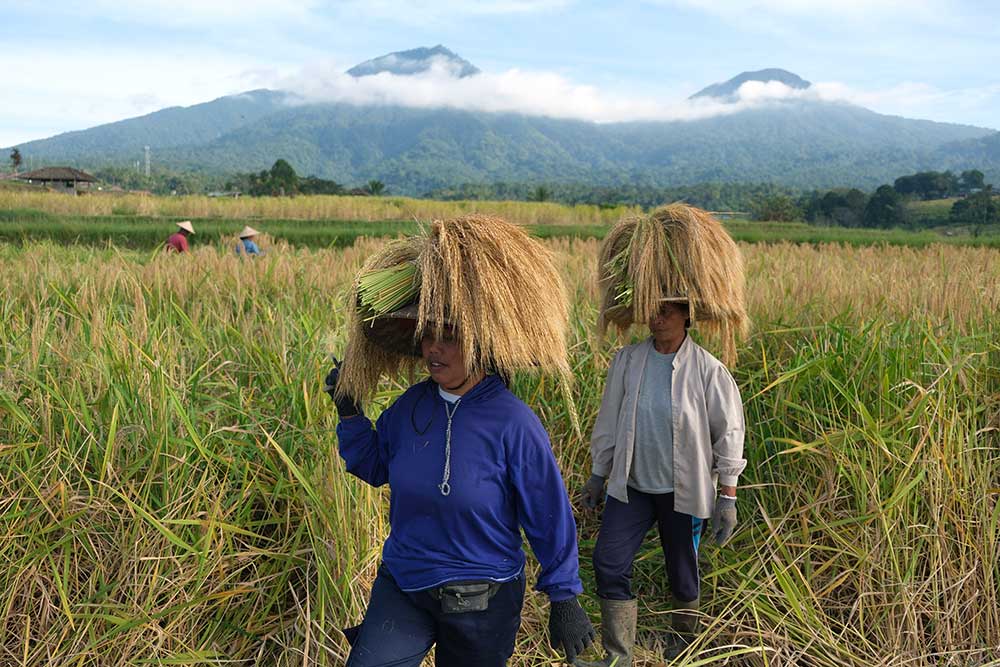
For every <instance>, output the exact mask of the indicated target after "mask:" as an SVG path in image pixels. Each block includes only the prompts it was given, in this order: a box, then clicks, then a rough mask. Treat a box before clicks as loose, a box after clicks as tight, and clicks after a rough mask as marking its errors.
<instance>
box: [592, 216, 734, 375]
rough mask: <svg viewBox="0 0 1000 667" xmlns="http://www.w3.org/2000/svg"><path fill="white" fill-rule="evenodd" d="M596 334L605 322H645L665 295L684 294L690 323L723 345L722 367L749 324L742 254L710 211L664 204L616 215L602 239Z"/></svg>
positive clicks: (619, 324)
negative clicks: (620, 216) (647, 210)
mask: <svg viewBox="0 0 1000 667" xmlns="http://www.w3.org/2000/svg"><path fill="white" fill-rule="evenodd" d="M598 275H599V279H600V285H601V314H600V316H599V318H598V332H599V335H600V336H601V337H603V336H604V334H605V333H606V331H607V328H608V325H609V324H615V325H616V326H617V327H618V328H619V329H621V330H626V329H628V328H629V327H630V326H632V325H633V324H637V323H638V324H645V323H647V322H649V321H650V320H651V319H652V318H653V317H655V316H656V314H657V313H658V312H659V310H660V307H661V305H662V302H663V301H664V300H686V301H687V302H688V304H689V307H690V311H691V320H692V322H697V323H698V324H697V327H698V330H699V331H700V332H702V333H704V334H705V335H706V337H707V338H709V339H714V340H716V341H717V342H718V343H719V344H720V345H721V347H722V355H721V356H722V360H723V362H724V363H725V364H726V365H727V366H730V367H731V366H733V365H734V364H735V363H736V343H737V341H738V340H740V339H742V338H744V337H745V336H746V334H747V331H748V329H749V319H748V317H747V313H746V296H745V292H746V277H745V274H744V268H743V256H742V255H741V254H740V251H739V248H737V247H736V243H735V242H733V239H732V237H730V236H729V234H728V233H727V232H726V230H725V228H723V226H722V225H721V224H720V223H719V222H718V221H717V220H716V219H715V218H713V217H712V216H711V215H709V214H708V213H706V212H705V211H702V210H701V209H698V208H694V207H693V206H688V205H686V204H670V205H668V206H664V207H661V208H659V209H656V210H655V211H653V212H652V213H651V214H649V215H645V216H635V217H630V218H626V219H624V220H622V221H621V222H619V223H618V224H617V225H615V227H614V228H613V229H612V230H611V232H610V233H609V234H608V235H607V237H605V239H604V243H603V244H602V245H601V251H600V258H599V267H598Z"/></svg>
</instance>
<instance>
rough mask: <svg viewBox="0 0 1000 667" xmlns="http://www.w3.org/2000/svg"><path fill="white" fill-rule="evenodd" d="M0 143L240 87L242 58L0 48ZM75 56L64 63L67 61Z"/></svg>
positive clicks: (193, 100)
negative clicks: (0, 65) (0, 68)
mask: <svg viewBox="0 0 1000 667" xmlns="http://www.w3.org/2000/svg"><path fill="white" fill-rule="evenodd" d="M0 61H2V62H8V63H25V66H23V67H22V66H18V67H8V68H6V70H5V71H4V72H3V74H2V77H0V83H2V87H3V90H4V91H5V94H4V104H3V105H2V108H0V128H2V130H3V138H2V140H0V146H8V145H11V144H14V143H20V142H26V141H30V140H33V139H41V138H44V137H47V136H51V135H53V134H58V133H60V132H66V131H70V130H81V129H85V128H88V127H92V126H94V125H99V124H102V123H110V122H114V121H118V120H123V119H125V118H130V117H133V116H139V115H142V114H146V113H150V112H152V111H156V110H158V109H161V108H163V107H166V106H175V105H181V106H184V105H190V104H197V103H199V102H205V101H208V100H211V99H214V98H216V97H219V96H221V95H225V94H231V93H237V92H241V91H243V90H246V89H247V88H249V87H250V86H249V85H248V83H247V77H246V74H245V72H246V66H247V63H246V62H244V61H242V60H239V59H237V58H235V57H228V56H226V55H224V54H218V53H214V52H195V51H191V50H185V51H179V52H177V53H150V54H146V53H136V52H133V51H131V50H127V49H122V50H118V49H102V50H101V51H83V50H81V51H62V52H56V51H50V50H46V49H37V50H36V49H19V50H17V51H16V52H7V51H6V50H4V49H0ZM67 62H71V63H73V66H72V67H67V66H66V63H67Z"/></svg>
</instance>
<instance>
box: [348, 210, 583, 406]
mask: <svg viewBox="0 0 1000 667" xmlns="http://www.w3.org/2000/svg"><path fill="white" fill-rule="evenodd" d="M373 285H374V287H373ZM350 303H351V320H350V323H349V326H350V333H349V340H348V345H347V350H346V353H345V358H344V365H343V368H342V371H341V376H340V377H341V382H340V388H341V391H342V392H344V393H346V394H350V395H351V396H356V397H358V398H367V397H370V396H371V395H372V393H373V392H374V391H375V389H376V387H377V386H378V382H379V379H380V378H381V377H382V376H383V375H388V376H389V377H396V375H397V374H398V373H400V372H401V371H406V370H414V371H415V370H417V369H418V368H419V367H422V365H423V362H422V359H421V358H420V340H421V339H422V338H423V336H424V335H425V334H430V335H431V336H434V337H441V336H442V335H443V334H444V332H445V329H446V328H450V327H454V328H455V330H456V332H457V335H458V338H459V340H460V342H461V345H462V351H463V353H464V357H465V362H466V366H467V368H468V370H469V372H470V373H471V374H475V373H477V372H479V371H484V372H499V373H502V374H505V375H511V374H513V373H514V372H517V371H523V370H531V369H538V370H541V371H543V372H552V373H555V374H557V375H559V376H560V377H561V378H563V379H564V380H566V382H565V383H564V385H567V383H568V382H569V381H570V380H571V373H570V369H569V362H568V360H567V356H566V334H567V330H568V325H569V314H568V308H567V303H566V296H565V288H564V286H563V283H562V279H561V278H560V275H559V272H558V271H557V270H556V268H555V265H554V263H553V258H552V254H551V253H550V252H549V251H548V250H546V249H545V248H544V247H543V246H542V245H541V244H540V243H539V242H538V241H536V240H535V239H532V238H531V237H530V236H528V234H527V233H526V232H525V231H524V230H523V229H521V228H520V227H518V226H516V225H512V224H510V223H508V222H506V221H504V220H502V219H500V218H496V217H491V216H487V215H468V216H464V217H460V218H453V219H450V220H435V221H434V222H432V223H431V224H430V225H429V227H428V228H427V229H426V231H425V233H424V234H422V235H420V236H415V237H411V238H407V239H403V240H400V241H396V242H393V243H390V244H388V245H386V246H385V247H384V248H383V249H382V250H380V251H379V252H377V253H376V254H375V255H373V256H372V257H370V258H369V259H368V261H367V262H365V265H364V266H363V267H362V269H361V273H360V274H359V278H358V280H357V281H356V283H355V289H354V291H353V292H352V294H351V302H350Z"/></svg>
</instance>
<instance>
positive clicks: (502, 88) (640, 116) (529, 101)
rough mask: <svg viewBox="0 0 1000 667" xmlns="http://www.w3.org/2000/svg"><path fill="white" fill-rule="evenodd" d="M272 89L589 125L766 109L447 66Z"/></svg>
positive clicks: (324, 69)
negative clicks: (459, 71) (456, 71)
mask: <svg viewBox="0 0 1000 667" xmlns="http://www.w3.org/2000/svg"><path fill="white" fill-rule="evenodd" d="M269 83H270V84H271V85H272V86H274V87H277V88H280V89H282V90H287V91H290V92H293V93H296V94H297V95H298V96H300V97H301V100H302V101H303V102H345V103H350V104H359V105H364V104H375V105H379V104H385V105H399V106H406V107H418V108H454V109H467V110H474V111H493V112H513V113H524V114H529V115H541V116H550V117H554V118H574V119H579V120H588V121H595V122H613V121H632V120H692V119H696V118H705V117H708V116H714V115H720V114H727V113H734V112H736V111H739V110H740V109H742V108H746V107H747V106H749V105H754V104H759V103H766V102H767V101H768V99H766V96H761V95H756V94H755V95H754V96H753V97H752V99H747V100H746V101H742V102H740V103H737V104H723V103H720V102H718V101H714V100H708V99H699V100H692V101H689V100H680V101H678V100H676V99H670V98H666V97H641V96H618V95H614V94H609V93H607V92H602V91H601V90H599V89H597V88H596V87H594V86H590V85H586V84H579V83H574V82H573V81H570V80H569V79H567V78H565V77H563V76H561V75H559V74H555V73H552V72H541V71H527V70H521V69H510V70H507V71H505V72H500V73H482V74H479V75H477V76H471V77H465V78H461V79H459V78H456V77H454V76H452V74H451V71H450V68H449V66H448V65H447V63H445V62H443V61H439V62H435V63H434V64H433V65H432V67H431V68H430V69H429V70H428V71H426V72H423V73H421V74H416V75H409V76H397V75H394V74H390V73H387V72H383V73H380V74H377V75H374V76H366V77H361V78H354V77H352V76H349V75H346V74H343V73H342V72H341V68H339V67H336V66H335V65H333V64H330V63H327V64H323V65H316V66H312V67H309V68H306V69H305V70H304V71H302V72H301V73H299V74H297V75H294V76H289V77H277V78H276V79H274V80H272V81H270V82H269Z"/></svg>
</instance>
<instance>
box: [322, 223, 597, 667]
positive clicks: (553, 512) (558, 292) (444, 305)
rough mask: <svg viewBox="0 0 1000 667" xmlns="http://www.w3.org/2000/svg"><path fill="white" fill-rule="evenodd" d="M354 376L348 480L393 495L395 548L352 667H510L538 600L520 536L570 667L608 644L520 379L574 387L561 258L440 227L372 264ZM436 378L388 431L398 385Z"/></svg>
mask: <svg viewBox="0 0 1000 667" xmlns="http://www.w3.org/2000/svg"><path fill="white" fill-rule="evenodd" d="M350 313H351V317H352V321H351V330H350V340H349V342H348V346H347V353H346V356H345V360H344V364H343V367H340V365H339V364H338V365H337V367H336V368H334V369H333V370H332V371H331V372H330V374H329V375H328V376H327V378H326V387H327V391H328V392H329V393H330V396H331V398H333V400H334V403H335V405H336V409H337V413H338V415H339V417H340V421H339V424H338V425H337V440H338V446H339V451H340V456H341V458H343V459H344V462H345V464H346V468H347V472H348V473H350V474H352V475H354V476H355V477H358V478H360V479H361V480H363V481H365V482H367V483H368V484H370V485H372V486H376V487H378V486H383V485H386V484H388V485H389V488H390V490H391V494H390V499H389V527H390V533H389V537H388V539H387V540H386V542H385V544H384V546H383V548H382V563H381V566H380V567H379V570H378V574H377V576H376V578H375V582H374V584H373V586H372V590H371V598H370V601H369V603H368V607H367V610H366V612H365V616H364V620H363V621H362V623H361V625H360V626H358V627H356V628H351V629H348V630H345V631H344V632H345V635H347V636H348V639H349V641H350V642H351V645H352V649H351V653H350V657H349V658H348V660H347V665H348V667H376V666H379V665H381V666H384V665H395V666H397V667H418V666H419V665H420V664H421V662H422V661H423V658H424V656H425V655H426V654H427V652H428V651H430V649H431V647H432V646H433V647H435V656H436V657H435V659H436V664H437V665H438V667H466V666H469V665H475V666H477V667H502V666H503V665H506V664H507V660H508V659H509V658H510V656H511V655H512V654H513V651H514V642H515V638H516V635H517V631H518V627H519V626H520V622H521V608H522V605H523V602H524V588H525V577H526V571H525V555H524V550H523V547H522V538H521V531H522V530H523V531H524V534H525V535H526V536H527V538H528V542H529V543H530V544H531V548H532V551H533V552H534V554H535V557H536V558H537V559H538V562H539V565H540V568H539V575H538V581H537V583H536V586H535V588H536V589H537V590H539V591H541V592H542V593H545V594H546V595H547V596H548V598H549V603H550V604H549V642H550V644H551V645H552V647H553V648H555V649H557V650H562V651H564V652H565V654H566V656H567V659H568V662H569V663H570V664H572V663H573V660H574V659H575V658H576V656H577V655H578V654H580V653H581V652H582V651H583V650H584V649H586V647H587V646H588V645H589V644H590V643H591V642H592V641H593V638H594V629H593V627H592V625H591V623H590V620H589V619H588V617H587V614H586V612H585V611H584V610H583V608H582V607H581V606H580V603H579V601H578V599H577V596H578V595H579V594H580V593H582V592H583V586H582V583H581V581H580V576H579V562H578V556H577V538H576V522H575V520H574V518H573V510H572V507H571V505H570V502H569V497H568V495H567V493H566V489H565V486H564V484H563V480H562V475H561V474H560V471H559V466H558V465H557V463H556V459H555V456H554V455H553V452H552V448H551V445H550V442H549V438H548V435H547V434H546V432H545V429H544V427H543V426H542V424H541V422H540V420H539V419H538V417H537V416H536V415H535V413H534V412H533V411H532V410H531V408H529V407H528V406H527V405H525V403H524V402H523V401H521V400H520V399H519V398H518V397H517V396H515V395H514V394H513V393H511V391H510V390H509V389H508V388H507V383H506V381H505V379H504V378H505V377H509V375H510V374H511V373H513V372H515V371H530V370H533V369H537V370H541V371H550V372H554V373H555V374H556V375H557V376H559V377H562V378H564V379H568V377H569V374H570V370H569V365H568V361H567V356H566V331H567V328H568V308H567V304H566V297H565V290H564V288H563V284H562V280H561V278H560V277H559V272H558V270H557V269H556V268H555V266H554V264H553V262H552V258H551V255H550V253H549V252H548V251H547V250H546V249H545V248H544V247H543V246H542V245H541V244H540V243H539V242H538V241H536V240H534V239H532V238H530V237H529V236H528V235H527V233H525V232H524V231H523V230H522V229H520V228H518V227H516V226H515V225H511V224H509V223H507V222H505V221H503V220H501V219H499V218H492V217H488V216H484V215H470V216H466V217H463V218H456V219H452V220H443V221H440V220H439V221H435V222H433V223H432V224H431V225H430V226H429V229H428V230H427V232H426V233H425V234H423V235H421V236H417V237H414V238H410V239H404V240H401V241H397V242H395V243H391V244H389V245H388V246H386V247H385V248H383V249H382V250H381V251H379V252H378V253H376V255H374V256H373V257H371V258H370V259H369V260H368V262H366V264H365V266H364V268H363V269H362V271H361V274H360V275H359V277H358V280H357V283H356V286H355V290H354V294H353V295H352V297H351V305H350ZM419 367H422V368H424V369H425V370H426V372H427V374H428V375H429V377H427V378H426V379H425V380H423V381H422V382H418V383H417V384H415V385H413V386H411V387H410V388H409V389H408V390H407V391H406V392H404V393H403V394H402V395H401V396H400V397H399V398H397V399H396V400H395V401H394V402H393V403H392V405H390V406H389V407H388V408H387V409H386V410H385V411H384V412H382V414H381V416H380V417H379V418H378V421H376V422H375V423H374V424H373V423H372V422H371V421H370V420H369V419H368V417H366V416H365V414H364V412H363V410H362V401H363V400H365V399H366V398H367V397H368V396H370V395H371V394H372V393H373V392H374V390H375V388H376V385H377V384H378V381H379V378H380V377H381V376H382V375H387V376H388V377H390V378H395V377H397V376H398V372H399V371H400V370H406V369H411V370H416V369H417V368H419Z"/></svg>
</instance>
